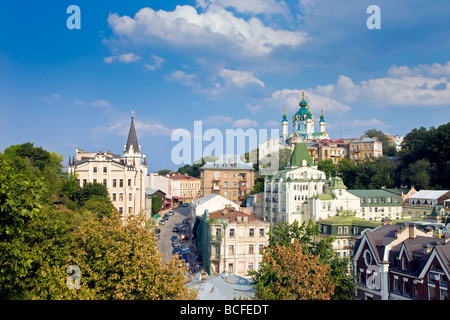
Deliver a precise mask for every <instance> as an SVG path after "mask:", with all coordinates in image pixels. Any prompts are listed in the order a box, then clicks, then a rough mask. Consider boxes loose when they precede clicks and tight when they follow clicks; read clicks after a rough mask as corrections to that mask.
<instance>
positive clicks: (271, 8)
mask: <svg viewBox="0 0 450 320" xmlns="http://www.w3.org/2000/svg"><path fill="white" fill-rule="evenodd" d="M197 6H198V7H200V8H203V9H207V8H209V7H211V6H212V7H214V6H218V7H221V8H234V9H235V10H236V11H237V12H241V13H249V14H254V15H256V14H270V15H272V14H283V15H288V14H289V7H288V6H287V5H286V3H285V2H284V1H276V0H245V1H242V0H197Z"/></svg>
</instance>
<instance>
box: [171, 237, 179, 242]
mask: <svg viewBox="0 0 450 320" xmlns="http://www.w3.org/2000/svg"><path fill="white" fill-rule="evenodd" d="M175 240H178V237H177V236H172V238H170V241H172V242H173V241H175Z"/></svg>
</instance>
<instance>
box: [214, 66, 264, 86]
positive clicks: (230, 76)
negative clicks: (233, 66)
mask: <svg viewBox="0 0 450 320" xmlns="http://www.w3.org/2000/svg"><path fill="white" fill-rule="evenodd" d="M219 76H220V77H221V78H222V79H224V80H225V83H226V84H227V86H236V87H239V88H242V87H245V86H247V85H249V84H252V83H255V84H257V85H259V86H261V87H263V88H264V82H262V81H261V80H259V79H258V78H256V77H255V76H253V74H252V73H251V72H247V71H236V70H230V69H222V70H220V72H219Z"/></svg>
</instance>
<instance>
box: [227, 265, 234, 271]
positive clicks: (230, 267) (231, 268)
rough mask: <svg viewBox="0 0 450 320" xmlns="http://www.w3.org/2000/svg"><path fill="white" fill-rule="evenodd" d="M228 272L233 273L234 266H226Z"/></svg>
mask: <svg viewBox="0 0 450 320" xmlns="http://www.w3.org/2000/svg"><path fill="white" fill-rule="evenodd" d="M228 272H229V273H234V265H233V264H232V263H229V264H228Z"/></svg>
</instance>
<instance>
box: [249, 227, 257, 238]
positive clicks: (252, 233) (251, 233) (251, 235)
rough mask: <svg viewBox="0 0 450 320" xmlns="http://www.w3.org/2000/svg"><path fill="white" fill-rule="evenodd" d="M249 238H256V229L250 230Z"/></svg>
mask: <svg viewBox="0 0 450 320" xmlns="http://www.w3.org/2000/svg"><path fill="white" fill-rule="evenodd" d="M248 236H249V237H254V236H255V228H250V229H249V230H248Z"/></svg>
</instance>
